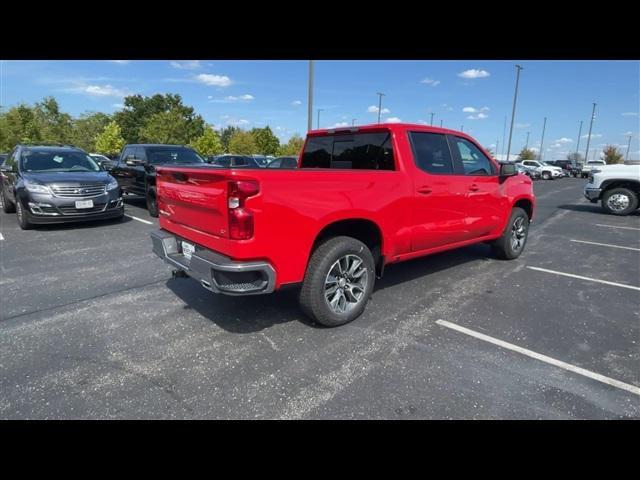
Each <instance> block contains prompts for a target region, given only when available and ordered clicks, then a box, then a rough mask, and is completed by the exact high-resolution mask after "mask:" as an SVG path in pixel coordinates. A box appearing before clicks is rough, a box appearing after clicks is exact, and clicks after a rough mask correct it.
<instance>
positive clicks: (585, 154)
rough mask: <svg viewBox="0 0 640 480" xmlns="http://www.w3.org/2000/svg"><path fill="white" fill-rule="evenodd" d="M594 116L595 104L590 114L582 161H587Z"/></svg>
mask: <svg viewBox="0 0 640 480" xmlns="http://www.w3.org/2000/svg"><path fill="white" fill-rule="evenodd" d="M595 116H596V104H595V103H594V104H593V111H592V112H591V122H590V123H589V136H588V137H587V150H586V151H585V153H584V161H585V162H586V161H587V160H589V144H590V143H591V129H592V128H593V119H594V118H595Z"/></svg>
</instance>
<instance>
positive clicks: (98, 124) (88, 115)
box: [71, 112, 112, 152]
mask: <svg viewBox="0 0 640 480" xmlns="http://www.w3.org/2000/svg"><path fill="white" fill-rule="evenodd" d="M111 121H112V119H111V117H110V116H109V115H107V114H106V113H102V112H85V113H83V114H82V115H80V118H77V119H75V120H73V128H72V131H71V143H73V144H74V145H75V146H77V147H80V148H82V149H83V150H85V151H87V152H93V151H94V150H96V138H97V137H98V135H100V134H101V133H102V132H103V130H104V127H106V126H107V125H108V124H109V123H111Z"/></svg>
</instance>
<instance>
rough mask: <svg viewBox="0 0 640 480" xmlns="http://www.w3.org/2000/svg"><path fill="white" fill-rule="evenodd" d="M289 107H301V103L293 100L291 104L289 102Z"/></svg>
mask: <svg viewBox="0 0 640 480" xmlns="http://www.w3.org/2000/svg"><path fill="white" fill-rule="evenodd" d="M291 105H293V106H294V107H297V106H299V105H302V101H301V100H294V101H293V102H291Z"/></svg>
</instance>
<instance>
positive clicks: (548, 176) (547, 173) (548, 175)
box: [542, 172, 551, 180]
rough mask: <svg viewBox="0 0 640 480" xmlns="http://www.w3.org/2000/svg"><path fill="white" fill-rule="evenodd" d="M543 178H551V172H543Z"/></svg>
mask: <svg viewBox="0 0 640 480" xmlns="http://www.w3.org/2000/svg"><path fill="white" fill-rule="evenodd" d="M542 179H543V180H551V174H550V173H549V172H542Z"/></svg>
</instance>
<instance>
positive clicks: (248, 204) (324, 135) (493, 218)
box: [151, 123, 535, 326]
mask: <svg viewBox="0 0 640 480" xmlns="http://www.w3.org/2000/svg"><path fill="white" fill-rule="evenodd" d="M156 185H157V200H158V210H159V213H160V227H161V229H160V230H158V231H156V232H154V233H152V235H151V237H152V240H153V250H154V252H155V253H156V254H157V255H158V256H160V257H161V258H162V259H164V260H165V261H166V262H167V263H169V264H170V265H172V266H173V267H174V269H176V270H175V272H176V273H177V274H180V275H181V276H184V275H185V274H186V275H188V276H191V277H193V278H195V279H197V280H198V281H199V282H200V283H201V284H202V286H204V287H205V288H206V289H208V290H210V291H213V292H216V293H223V294H228V295H251V294H264V293H270V292H273V291H274V290H277V289H280V288H282V287H285V286H289V285H299V284H300V283H301V286H300V294H299V300H300V304H301V306H302V309H303V310H304V311H305V312H306V313H307V314H308V315H309V316H310V317H311V318H313V319H314V320H316V321H317V322H319V323H321V324H323V325H327V326H336V325H341V324H344V323H347V322H349V321H351V320H353V319H354V318H356V317H357V316H358V315H360V314H361V313H362V312H363V310H364V308H365V305H366V303H367V300H368V299H369V297H370V296H371V294H372V292H373V286H374V281H375V279H376V277H378V278H380V277H381V276H382V274H383V271H384V267H385V265H388V264H390V263H396V262H400V261H403V260H409V259H411V258H415V257H421V256H423V255H428V254H431V253H435V252H441V251H443V250H448V249H452V248H457V247H462V246H465V245H469V244H472V243H477V242H489V243H491V244H492V245H493V247H494V250H495V252H496V253H497V254H498V256H500V257H501V258H505V259H514V258H517V257H518V256H519V255H520V254H521V253H522V250H523V249H524V246H525V243H526V241H527V233H528V229H529V222H530V221H531V220H532V218H533V214H534V210H535V197H534V194H533V188H532V183H531V179H530V178H529V177H527V176H525V175H520V174H518V173H517V170H516V167H515V165H514V164H502V165H500V164H498V163H497V162H496V161H494V160H493V159H492V158H491V157H490V155H489V154H487V152H486V151H485V150H484V149H483V148H482V147H481V146H479V145H478V144H477V143H476V142H475V141H474V140H473V139H472V138H471V137H469V136H468V135H466V134H464V133H462V132H458V131H453V130H447V129H442V128H434V127H427V126H424V125H412V124H402V123H396V124H376V125H368V126H361V127H352V128H342V129H329V130H315V131H310V132H309V133H308V135H307V139H306V141H305V145H304V147H303V150H302V152H301V154H300V158H299V160H298V168H297V169H295V170H281V169H261V168H255V169H246V168H245V169H229V168H220V167H216V166H212V165H205V166H203V165H201V164H200V165H197V166H196V165H194V166H161V167H158V170H157V179H156Z"/></svg>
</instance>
